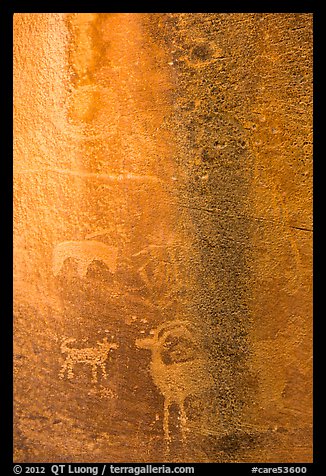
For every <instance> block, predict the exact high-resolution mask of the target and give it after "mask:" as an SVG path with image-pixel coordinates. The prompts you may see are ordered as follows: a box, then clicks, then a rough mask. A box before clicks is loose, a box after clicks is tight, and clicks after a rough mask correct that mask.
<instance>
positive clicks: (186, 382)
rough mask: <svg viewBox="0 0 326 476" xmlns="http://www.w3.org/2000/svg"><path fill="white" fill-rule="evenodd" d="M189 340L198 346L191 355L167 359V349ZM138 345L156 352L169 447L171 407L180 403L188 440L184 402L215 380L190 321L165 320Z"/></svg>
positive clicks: (181, 353) (154, 367)
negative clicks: (202, 354) (176, 343)
mask: <svg viewBox="0 0 326 476" xmlns="http://www.w3.org/2000/svg"><path fill="white" fill-rule="evenodd" d="M182 339H183V340H188V343H192V344H193V346H194V348H193V350H192V352H190V354H189V352H188V355H184V354H186V353H187V352H184V350H180V351H179V352H177V353H179V357H178V358H172V362H170V363H167V362H166V361H164V353H165V352H166V348H167V347H169V346H171V342H172V346H173V341H174V342H175V341H178V340H182ZM136 346H137V347H139V348H141V349H148V350H151V352H152V361H151V364H150V372H151V376H152V378H153V381H154V383H155V385H156V386H157V387H158V388H159V390H160V391H161V393H162V394H163V396H164V418H163V430H164V438H165V440H166V442H167V447H168V448H169V444H170V442H171V435H170V429H169V419H170V407H171V405H172V404H173V403H175V404H177V405H178V407H179V410H180V431H181V435H182V439H183V440H184V439H185V432H186V429H187V415H186V412H185V407H184V403H185V400H186V398H187V397H189V396H194V395H197V394H199V393H201V392H203V391H205V390H208V389H210V388H212V387H213V386H214V380H213V378H212V376H211V375H210V373H209V371H208V363H207V360H206V359H205V358H203V357H201V356H200V355H199V349H198V348H196V344H195V340H194V334H193V333H192V332H191V331H190V330H189V322H187V321H179V320H176V321H172V322H168V323H164V324H162V325H161V326H159V327H157V328H156V329H155V330H153V331H151V337H148V338H145V339H137V340H136Z"/></svg>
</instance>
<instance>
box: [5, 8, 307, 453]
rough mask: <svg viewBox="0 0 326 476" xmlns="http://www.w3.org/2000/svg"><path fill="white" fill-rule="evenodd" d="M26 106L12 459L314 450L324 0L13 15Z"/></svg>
mask: <svg viewBox="0 0 326 476" xmlns="http://www.w3.org/2000/svg"><path fill="white" fill-rule="evenodd" d="M31 36H32V37H33V44H32V45H31V43H30V38H31ZM14 107H15V111H14V137H15V150H14V200H15V201H14V329H15V336H14V347H15V356H14V357H15V360H14V382H15V384H14V396H15V429H14V436H15V441H14V443H15V444H14V446H15V455H14V458H15V461H17V462H19V461H20V462H32V461H33V462H36V461H39V462H45V461H55V462H82V461H84V462H92V461H104V462H105V461H111V462H130V461H137V462H151V461H153V462H154V461H160V462H162V461H172V462H178V461H179V462H182V461H184V462H187V461H190V462H240V461H251V462H296V461H297V462H305V461H307V462H308V461H311V459H312V365H311V357H312V15H309V14H247V13H246V14H198V13H196V14H189V13H187V14H181V13H179V14H127V13H123V14H95V13H94V14H93V13H89V14H16V15H15V17H14Z"/></svg>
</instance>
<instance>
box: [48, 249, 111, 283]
mask: <svg viewBox="0 0 326 476" xmlns="http://www.w3.org/2000/svg"><path fill="white" fill-rule="evenodd" d="M117 255H118V249H117V248H116V247H114V246H108V245H106V244H105V243H102V242H101V241H95V240H90V241H87V240H83V241H63V242H62V243H59V244H57V245H56V246H55V248H54V250H53V274H54V275H55V276H57V275H58V274H59V273H60V270H61V269H62V266H63V264H64V262H65V261H66V259H68V258H74V259H75V260H76V261H77V271H78V274H79V276H80V277H81V278H83V277H85V276H86V274H87V269H88V267H89V265H90V264H91V263H92V262H93V261H94V260H98V261H102V262H103V263H104V264H105V265H106V266H107V267H108V268H109V270H110V271H111V273H115V271H116V269H117Z"/></svg>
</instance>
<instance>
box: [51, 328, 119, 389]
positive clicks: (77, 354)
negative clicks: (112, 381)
mask: <svg viewBox="0 0 326 476" xmlns="http://www.w3.org/2000/svg"><path fill="white" fill-rule="evenodd" d="M75 341H76V339H64V340H63V342H62V344H61V352H62V353H63V354H67V356H66V360H65V362H64V363H63V365H62V367H61V370H60V373H59V377H60V378H61V379H63V378H64V376H65V374H66V373H67V376H68V379H72V378H73V376H74V372H73V366H74V365H75V364H89V365H90V366H91V367H92V382H93V383H96V382H97V370H98V367H100V369H101V370H102V375H103V377H104V378H107V374H106V368H105V364H106V361H107V359H108V357H109V353H110V351H111V350H113V349H117V348H118V347H119V345H118V344H116V343H114V342H109V341H108V338H107V337H104V339H103V340H102V342H101V341H98V342H97V346H96V347H84V348H82V349H78V348H76V347H68V345H67V344H69V343H71V342H75Z"/></svg>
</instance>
